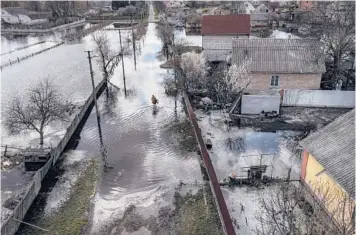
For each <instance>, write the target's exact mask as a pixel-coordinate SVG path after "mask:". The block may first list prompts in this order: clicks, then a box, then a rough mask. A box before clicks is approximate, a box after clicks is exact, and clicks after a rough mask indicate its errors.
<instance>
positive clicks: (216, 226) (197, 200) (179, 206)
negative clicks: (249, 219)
mask: <svg viewBox="0 0 356 235" xmlns="http://www.w3.org/2000/svg"><path fill="white" fill-rule="evenodd" d="M205 191H206V193H205V199H206V204H205V199H204V191H203V189H200V190H199V191H198V192H197V193H196V194H195V195H192V194H191V193H188V194H187V195H185V196H183V197H182V196H180V195H179V194H178V193H176V195H175V204H176V210H177V212H178V213H177V214H179V217H180V218H181V219H180V220H181V221H180V224H179V226H178V229H179V230H178V234H182V235H183V234H184V235H209V234H211V235H219V234H221V235H222V234H223V230H222V227H221V223H220V219H219V214H218V212H217V209H216V206H215V202H214V199H213V196H212V194H211V191H210V187H209V184H205Z"/></svg>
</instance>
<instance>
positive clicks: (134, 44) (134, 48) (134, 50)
mask: <svg viewBox="0 0 356 235" xmlns="http://www.w3.org/2000/svg"><path fill="white" fill-rule="evenodd" d="M131 31H132V33H131V34H132V47H133V54H134V62H135V70H136V41H135V32H134V29H133V23H132V13H131Z"/></svg>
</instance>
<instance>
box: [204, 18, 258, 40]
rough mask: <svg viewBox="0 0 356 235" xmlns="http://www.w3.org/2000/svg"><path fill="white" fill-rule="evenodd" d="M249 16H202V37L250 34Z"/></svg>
mask: <svg viewBox="0 0 356 235" xmlns="http://www.w3.org/2000/svg"><path fill="white" fill-rule="evenodd" d="M250 27H251V26H250V15H246V14H240V15H203V20H202V34H203V35H227V34H250Z"/></svg>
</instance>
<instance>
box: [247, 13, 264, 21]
mask: <svg viewBox="0 0 356 235" xmlns="http://www.w3.org/2000/svg"><path fill="white" fill-rule="evenodd" d="M250 16H251V21H268V20H269V15H268V13H252V14H251V15H250Z"/></svg>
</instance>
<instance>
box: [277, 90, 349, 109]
mask: <svg viewBox="0 0 356 235" xmlns="http://www.w3.org/2000/svg"><path fill="white" fill-rule="evenodd" d="M282 105H283V106H302V107H334V108H355V91H335V90H334V91H331V90H301V89H296V90H289V89H286V90H284V94H283V102H282Z"/></svg>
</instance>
